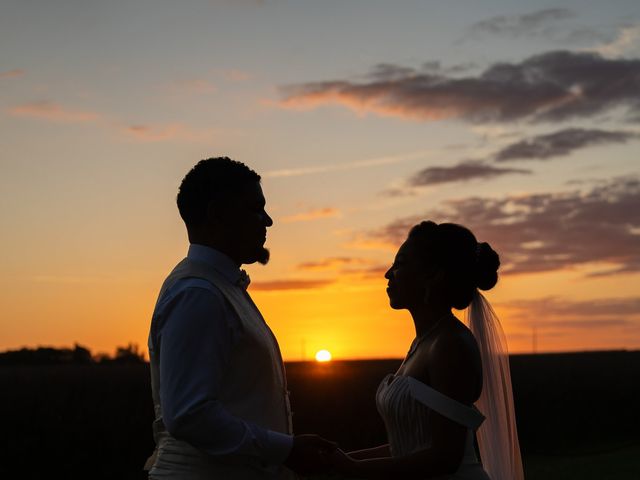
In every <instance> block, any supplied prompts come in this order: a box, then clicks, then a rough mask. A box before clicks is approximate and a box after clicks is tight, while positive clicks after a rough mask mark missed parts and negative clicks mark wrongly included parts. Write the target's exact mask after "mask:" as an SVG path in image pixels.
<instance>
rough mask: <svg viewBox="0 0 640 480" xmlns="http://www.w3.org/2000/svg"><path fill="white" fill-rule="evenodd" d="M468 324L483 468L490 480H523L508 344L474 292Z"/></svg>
mask: <svg viewBox="0 0 640 480" xmlns="http://www.w3.org/2000/svg"><path fill="white" fill-rule="evenodd" d="M467 320H468V324H469V328H470V329H471V331H472V332H473V334H474V336H475V338H476V341H477V342H478V347H479V348H480V355H481V357H482V369H483V386H482V395H481V396H480V399H479V400H478V401H477V402H476V406H477V407H478V409H479V410H480V411H481V412H482V413H483V414H484V415H485V417H486V420H485V421H484V423H483V424H482V425H481V426H480V428H479V429H478V432H477V435H478V446H479V447H480V457H481V458H482V465H483V467H484V469H485V470H486V472H487V473H488V474H489V476H490V477H491V479H492V480H524V472H523V470H522V459H521V457H520V445H519V442H518V431H517V429H516V419H515V413H514V409H513V393H512V390H511V373H510V369H509V354H508V351H507V342H506V340H505V336H504V332H503V331H502V327H501V326H500V321H499V320H498V317H497V315H496V314H495V312H494V311H493V308H491V305H490V304H489V302H488V301H487V300H486V299H485V298H484V296H483V295H482V294H481V293H480V292H478V291H477V290H476V292H475V293H474V296H473V300H472V301H471V305H469V308H468V310H467Z"/></svg>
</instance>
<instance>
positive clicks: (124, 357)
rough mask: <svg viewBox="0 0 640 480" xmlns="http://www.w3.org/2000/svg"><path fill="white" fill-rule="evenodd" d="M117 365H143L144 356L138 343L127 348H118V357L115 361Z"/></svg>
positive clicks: (130, 344)
mask: <svg viewBox="0 0 640 480" xmlns="http://www.w3.org/2000/svg"><path fill="white" fill-rule="evenodd" d="M113 361H114V362H116V363H142V362H144V354H143V353H142V352H140V348H139V347H138V344H136V343H129V345H127V346H126V347H117V348H116V356H115V357H114V359H113Z"/></svg>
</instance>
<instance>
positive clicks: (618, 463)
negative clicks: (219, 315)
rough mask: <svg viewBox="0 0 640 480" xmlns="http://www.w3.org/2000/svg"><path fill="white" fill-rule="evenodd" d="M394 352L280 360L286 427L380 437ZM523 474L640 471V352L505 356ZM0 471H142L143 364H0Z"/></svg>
mask: <svg viewBox="0 0 640 480" xmlns="http://www.w3.org/2000/svg"><path fill="white" fill-rule="evenodd" d="M398 365H399V361H398V360H375V361H373V360H371V361H353V362H332V363H331V364H315V363H290V364H288V365H287V372H288V377H289V387H290V390H291V392H292V405H293V409H294V412H295V413H294V426H295V429H296V431H297V432H298V433H304V432H316V433H319V434H322V435H323V436H326V437H327V438H330V439H333V440H336V441H338V442H339V443H340V444H341V446H343V447H344V448H345V449H352V448H359V447H365V446H372V445H376V444H380V443H383V442H384V428H383V425H382V423H381V421H380V419H379V418H378V415H377V412H376V410H375V405H374V399H373V397H374V393H375V390H376V388H377V386H378V382H379V381H380V380H381V378H382V377H383V376H384V375H385V374H387V373H389V372H393V371H394V370H395V368H396V367H397V366H398ZM511 365H512V367H511V368H512V377H513V386H514V397H515V404H516V413H517V421H518V430H519V434H520V442H521V446H522V451H523V456H524V464H525V473H526V478H527V479H528V480H537V479H544V480H556V479H580V480H590V479H597V480H606V479H616V480H626V479H634V480H637V479H640V436H639V432H640V407H639V406H640V381H639V380H640V352H597V353H580V354H556V355H538V356H525V355H522V356H514V357H512V358H511ZM0 392H1V394H0V415H1V416H2V417H1V425H2V427H3V432H2V434H1V435H0V442H2V445H1V448H0V478H25V479H27V478H42V477H43V476H44V474H46V477H51V476H52V475H54V474H56V475H55V477H56V478H57V477H60V478H67V479H71V478H91V479H99V478H110V479H111V478H118V479H129V478H131V479H141V478H145V475H144V473H143V472H142V471H141V468H142V465H143V463H144V460H145V458H146V457H147V455H148V454H149V453H150V452H151V451H152V450H153V439H152V437H151V421H152V416H153V412H152V404H151V399H150V387H149V376H148V366H147V365H87V366H73V365H69V366H46V367H42V366H41V367H35V366H31V367H0Z"/></svg>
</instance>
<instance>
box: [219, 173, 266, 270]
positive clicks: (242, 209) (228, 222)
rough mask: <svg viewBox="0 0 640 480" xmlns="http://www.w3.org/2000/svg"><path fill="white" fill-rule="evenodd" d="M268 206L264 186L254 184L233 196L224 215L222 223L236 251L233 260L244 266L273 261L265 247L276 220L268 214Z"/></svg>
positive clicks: (223, 212) (224, 209) (233, 193)
mask: <svg viewBox="0 0 640 480" xmlns="http://www.w3.org/2000/svg"><path fill="white" fill-rule="evenodd" d="M265 203H266V202H265V198H264V194H263V193H262V188H261V187H260V183H258V182H250V183H247V184H245V185H243V186H242V187H240V188H239V189H238V190H237V191H234V192H232V193H231V194H230V196H229V198H228V201H227V202H225V204H226V205H225V207H224V208H223V209H222V211H221V215H220V223H221V224H222V226H223V228H224V229H225V231H226V234H227V236H228V240H229V241H230V246H231V248H232V249H233V255H232V256H233V257H234V259H235V260H236V261H238V262H240V263H243V264H250V263H255V262H259V263H262V264H266V263H267V262H268V261H269V251H268V250H267V249H266V248H265V247H264V244H265V242H266V239H267V228H268V227H270V226H271V225H273V220H272V219H271V217H270V216H269V214H267V212H266V210H265Z"/></svg>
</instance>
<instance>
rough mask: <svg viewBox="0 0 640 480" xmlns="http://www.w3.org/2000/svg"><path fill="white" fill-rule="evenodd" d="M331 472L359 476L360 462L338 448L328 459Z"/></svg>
mask: <svg viewBox="0 0 640 480" xmlns="http://www.w3.org/2000/svg"><path fill="white" fill-rule="evenodd" d="M327 460H328V462H329V465H330V470H331V471H332V472H336V473H341V474H343V475H357V463H358V461H357V460H356V459H354V458H352V457H350V456H349V455H348V454H346V453H345V452H344V451H342V450H341V449H339V448H336V449H335V450H334V451H333V452H332V453H331V454H329V456H328V458H327Z"/></svg>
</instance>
